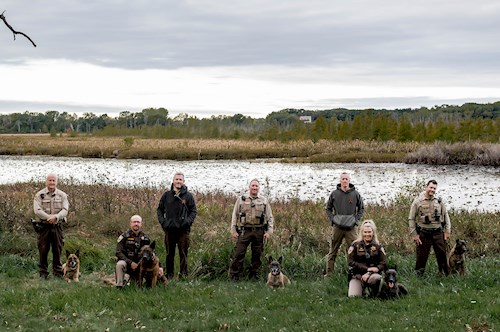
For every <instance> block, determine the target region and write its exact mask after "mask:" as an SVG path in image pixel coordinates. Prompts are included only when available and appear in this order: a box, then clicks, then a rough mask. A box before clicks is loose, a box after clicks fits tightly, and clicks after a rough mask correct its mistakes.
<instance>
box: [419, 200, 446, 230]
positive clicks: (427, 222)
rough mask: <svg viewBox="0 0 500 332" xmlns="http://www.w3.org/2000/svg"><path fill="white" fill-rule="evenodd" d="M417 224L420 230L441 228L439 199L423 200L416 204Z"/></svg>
mask: <svg viewBox="0 0 500 332" xmlns="http://www.w3.org/2000/svg"><path fill="white" fill-rule="evenodd" d="M418 217H419V218H418V219H417V224H418V226H420V227H422V228H438V227H441V222H442V220H441V199H438V198H433V199H423V200H421V201H420V202H419V203H418Z"/></svg>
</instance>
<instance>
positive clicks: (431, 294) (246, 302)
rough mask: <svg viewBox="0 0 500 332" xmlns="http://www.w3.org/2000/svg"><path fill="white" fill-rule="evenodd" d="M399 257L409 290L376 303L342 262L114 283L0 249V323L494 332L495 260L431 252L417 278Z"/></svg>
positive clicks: (18, 327) (77, 327) (499, 310)
mask: <svg viewBox="0 0 500 332" xmlns="http://www.w3.org/2000/svg"><path fill="white" fill-rule="evenodd" d="M341 258H343V257H341ZM401 259H403V263H406V264H404V265H403V266H402V267H403V268H402V270H401V271H402V272H401V276H400V277H401V279H402V281H403V282H404V283H405V285H406V286H407V287H408V288H409V290H410V294H409V295H408V296H407V297H405V298H403V299H400V300H393V301H380V300H374V299H363V298H357V299H350V298H347V282H346V277H345V273H344V272H345V271H344V269H340V270H339V271H338V273H337V274H336V275H335V276H334V277H333V278H331V279H329V280H327V281H324V280H322V278H321V277H320V276H318V278H314V279H308V280H304V279H294V280H293V283H292V285H290V286H289V287H287V288H285V289H275V290H271V289H268V288H266V286H265V281H264V279H262V280H261V281H260V282H250V281H243V282H239V283H232V282H229V281H226V280H212V281H204V280H196V279H194V280H183V281H171V282H170V283H169V284H168V285H166V286H164V285H161V286H159V287H157V288H156V289H138V288H137V287H136V286H135V285H130V286H127V287H126V288H125V289H123V290H121V291H120V290H117V289H114V287H112V286H107V285H105V284H104V283H103V282H102V274H100V273H95V272H94V273H92V272H90V271H85V270H84V271H82V272H83V274H82V276H81V281H80V282H79V283H69V284H68V283H66V282H64V281H62V280H59V279H49V280H39V279H38V278H37V271H36V260H35V259H34V258H32V257H30V258H28V257H24V258H23V257H18V256H2V257H1V258H0V268H1V273H0V289H1V293H2V296H1V300H0V306H1V309H0V318H1V327H0V330H12V331H49V330H51V331H135V330H145V331H220V330H229V331H266V330H267V331H367V330H368V331H496V329H497V328H498V324H499V321H498V319H499V315H500V307H499V303H498V281H499V280H498V272H497V270H498V261H496V260H495V259H492V258H483V259H481V258H478V259H474V260H472V261H470V262H469V263H468V268H469V271H468V274H467V276H464V277H438V276H437V274H436V271H435V268H434V265H435V261H434V260H431V261H430V266H429V268H430V269H429V270H430V271H429V273H428V275H427V277H424V278H421V279H420V278H416V277H414V276H413V274H412V273H411V268H410V266H409V265H410V264H412V259H411V258H409V257H402V258H401ZM341 262H345V260H343V259H342V260H341ZM341 262H340V261H339V263H341ZM285 270H286V266H285ZM291 277H292V278H293V275H291Z"/></svg>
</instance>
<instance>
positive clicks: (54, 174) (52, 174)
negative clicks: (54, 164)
mask: <svg viewBox="0 0 500 332" xmlns="http://www.w3.org/2000/svg"><path fill="white" fill-rule="evenodd" d="M49 176H53V177H55V178H56V181H57V180H58V176H57V174H56V173H49V174H47V176H46V177H45V179H48V178H49Z"/></svg>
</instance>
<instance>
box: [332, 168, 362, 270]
mask: <svg viewBox="0 0 500 332" xmlns="http://www.w3.org/2000/svg"><path fill="white" fill-rule="evenodd" d="M364 212H365V207H364V204H363V199H362V198H361V195H360V194H359V193H358V191H357V190H356V188H355V187H354V185H353V184H352V183H351V176H350V175H349V174H348V173H345V172H343V173H342V174H340V183H339V184H337V189H336V190H334V191H332V193H331V194H330V197H328V203H327V204H326V215H327V216H328V219H329V220H330V223H331V225H332V229H331V236H330V239H329V243H330V250H329V251H328V256H327V259H326V274H325V277H328V275H329V274H331V273H332V272H333V270H334V268H335V258H336V257H337V252H338V251H339V248H340V245H341V244H342V240H343V239H345V242H346V244H347V246H348V247H349V246H350V245H351V244H352V242H353V241H354V240H356V236H357V229H356V226H357V225H358V223H359V222H360V220H361V218H362V217H363V214H364Z"/></svg>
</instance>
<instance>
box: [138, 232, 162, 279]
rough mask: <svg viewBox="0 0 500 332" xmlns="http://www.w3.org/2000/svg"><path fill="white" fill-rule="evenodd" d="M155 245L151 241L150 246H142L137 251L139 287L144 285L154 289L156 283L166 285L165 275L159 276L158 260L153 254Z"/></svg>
mask: <svg viewBox="0 0 500 332" xmlns="http://www.w3.org/2000/svg"><path fill="white" fill-rule="evenodd" d="M155 245H156V243H155V241H153V242H152V243H151V244H150V245H145V246H142V248H141V250H140V251H139V257H140V261H139V267H138V269H139V276H138V280H137V281H138V285H139V287H142V286H143V285H144V283H146V287H150V288H155V287H156V284H157V282H158V281H161V282H162V283H163V284H167V283H168V280H167V277H165V275H162V276H160V260H159V259H158V257H157V256H156V254H155V252H154V249H155Z"/></svg>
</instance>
